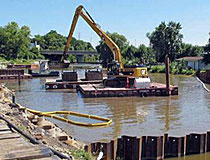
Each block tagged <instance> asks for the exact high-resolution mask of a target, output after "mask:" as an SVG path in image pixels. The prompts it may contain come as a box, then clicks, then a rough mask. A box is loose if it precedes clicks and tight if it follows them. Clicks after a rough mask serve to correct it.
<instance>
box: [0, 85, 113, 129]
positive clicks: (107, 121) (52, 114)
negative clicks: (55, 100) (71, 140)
mask: <svg viewBox="0 0 210 160" xmlns="http://www.w3.org/2000/svg"><path fill="white" fill-rule="evenodd" d="M2 89H3V88H2ZM4 101H5V102H9V103H11V104H12V103H13V102H12V101H11V100H10V99H7V98H5V97H4ZM15 104H16V105H17V106H18V107H19V108H20V109H23V110H26V111H28V112H30V113H32V114H34V115H39V116H45V117H50V118H54V119H57V120H60V121H63V122H66V123H70V124H73V125H78V126H84V127H103V126H107V125H109V124H111V123H112V120H111V119H109V118H104V117H100V116H96V115H89V114H83V113H78V112H73V111H52V112H41V111H37V110H33V109H30V108H26V107H24V106H22V105H21V104H19V103H15ZM56 114H59V115H61V114H62V115H73V116H77V117H83V118H88V119H94V120H99V121H103V122H100V123H85V122H78V121H73V120H70V119H68V118H64V117H60V116H56Z"/></svg>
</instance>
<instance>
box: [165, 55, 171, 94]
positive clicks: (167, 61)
mask: <svg viewBox="0 0 210 160" xmlns="http://www.w3.org/2000/svg"><path fill="white" fill-rule="evenodd" d="M165 72H166V95H167V96H169V95H170V94H171V93H170V77H169V76H170V70H169V57H168V55H166V57H165Z"/></svg>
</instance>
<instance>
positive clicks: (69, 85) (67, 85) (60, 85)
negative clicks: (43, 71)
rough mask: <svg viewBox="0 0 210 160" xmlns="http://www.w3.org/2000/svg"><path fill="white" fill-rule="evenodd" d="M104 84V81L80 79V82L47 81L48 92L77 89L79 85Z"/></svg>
mask: <svg viewBox="0 0 210 160" xmlns="http://www.w3.org/2000/svg"><path fill="white" fill-rule="evenodd" d="M99 83H102V80H91V81H87V80H85V79H84V80H83V79H80V80H78V81H60V82H59V81H58V82H57V81H56V80H55V79H47V80H46V83H45V89H46V90H56V89H77V88H78V87H79V85H84V84H99Z"/></svg>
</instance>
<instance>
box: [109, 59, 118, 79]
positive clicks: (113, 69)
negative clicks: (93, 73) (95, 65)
mask: <svg viewBox="0 0 210 160" xmlns="http://www.w3.org/2000/svg"><path fill="white" fill-rule="evenodd" d="M119 69H120V64H119V63H117V62H115V61H113V62H112V63H109V64H108V65H107V78H110V77H112V76H113V75H119Z"/></svg>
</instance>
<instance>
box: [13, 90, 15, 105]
mask: <svg viewBox="0 0 210 160" xmlns="http://www.w3.org/2000/svg"><path fill="white" fill-rule="evenodd" d="M12 103H14V104H15V94H14V93H12Z"/></svg>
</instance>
